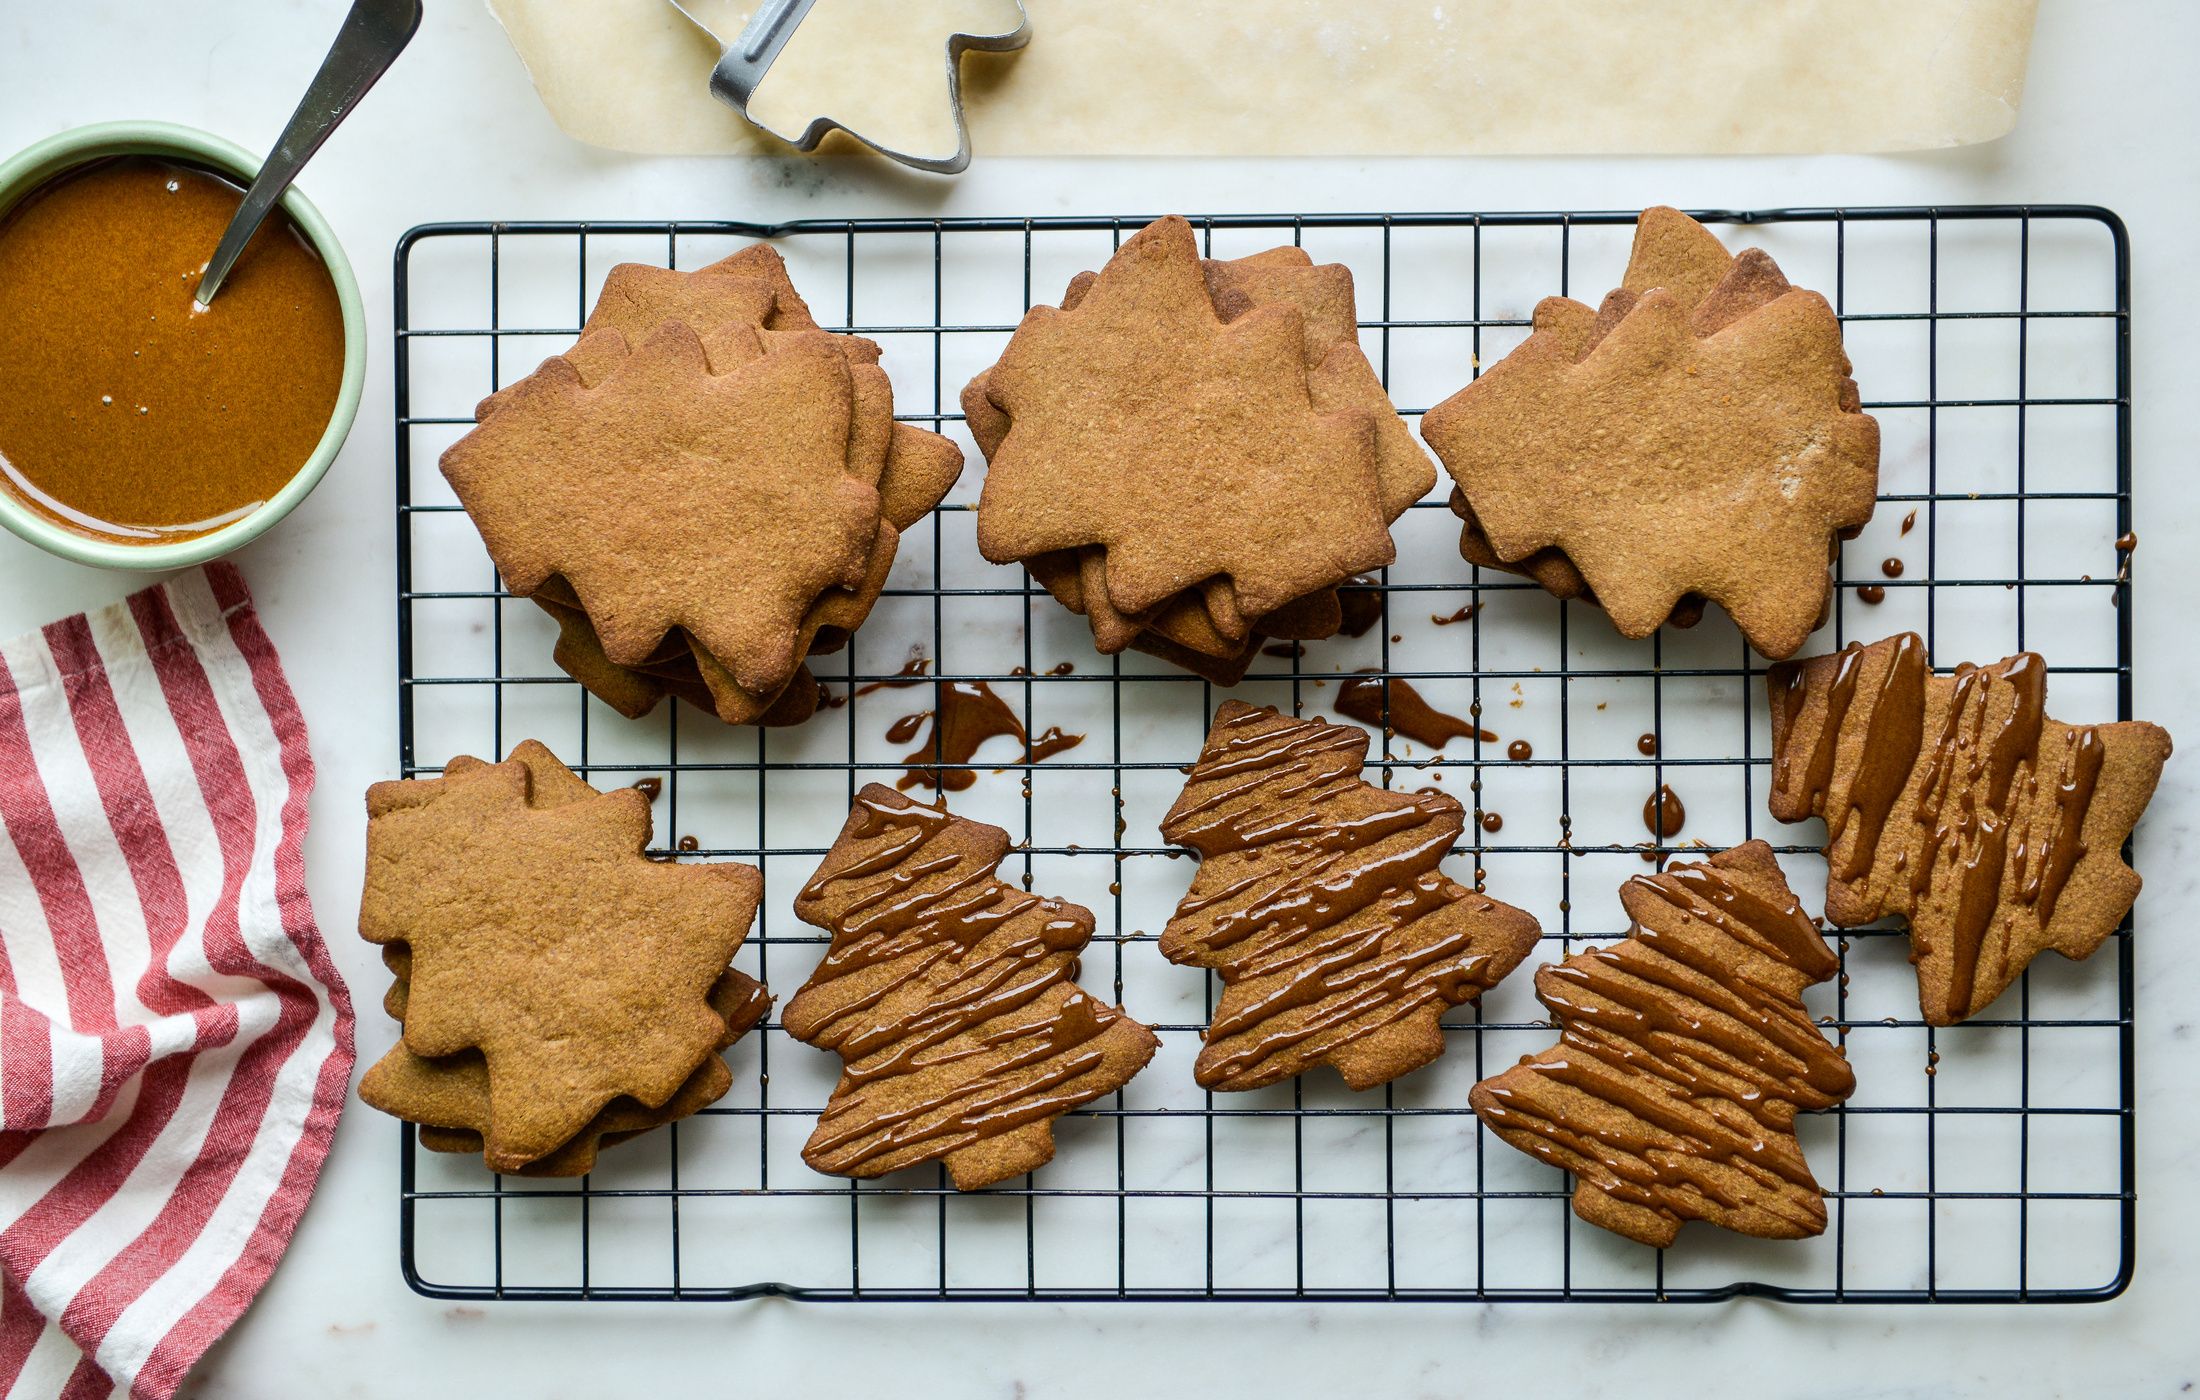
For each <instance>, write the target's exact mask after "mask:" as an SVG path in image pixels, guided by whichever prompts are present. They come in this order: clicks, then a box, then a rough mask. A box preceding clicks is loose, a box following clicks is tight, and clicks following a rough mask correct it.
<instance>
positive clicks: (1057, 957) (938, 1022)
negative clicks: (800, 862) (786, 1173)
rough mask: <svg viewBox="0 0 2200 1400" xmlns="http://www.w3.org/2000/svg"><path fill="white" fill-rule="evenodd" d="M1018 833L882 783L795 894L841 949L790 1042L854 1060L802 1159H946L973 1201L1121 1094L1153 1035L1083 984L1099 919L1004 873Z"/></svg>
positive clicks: (889, 1167)
mask: <svg viewBox="0 0 2200 1400" xmlns="http://www.w3.org/2000/svg"><path fill="white" fill-rule="evenodd" d="M1007 853H1008V833H1007V832H1005V831H1002V830H1001V829H1000V828H999V827H996V826H987V825H986V824H984V823H983V822H974V821H969V820H967V819H965V818H962V817H957V816H953V815H951V814H950V813H948V812H947V811H945V810H943V809H941V808H938V807H927V806H921V805H919V804H917V803H914V802H911V801H910V800H909V799H908V798H906V797H903V796H902V795H901V794H900V793H898V792H896V791H894V790H893V789H892V788H889V787H885V786H882V785H880V784H877V783H873V784H871V785H870V786H868V787H866V788H864V789H863V790H862V791H861V792H859V793H858V794H856V805H855V810H854V811H853V812H851V813H850V814H849V816H848V823H847V825H846V826H845V827H843V828H842V829H841V833H840V839H839V840H838V841H837V842H835V843H834V845H833V848H832V850H830V851H829V852H827V853H826V856H825V860H824V863H823V864H821V865H820V866H819V867H818V869H817V873H816V874H815V875H814V876H812V877H811V879H810V882H809V883H808V884H807V885H805V886H804V887H803V889H802V893H801V894H800V895H799V896H798V897H797V898H796V900H795V913H796V914H797V915H798V916H800V917H801V918H802V919H803V920H805V921H806V922H808V923H812V924H815V925H817V926H818V927H819V928H822V929H827V930H829V931H830V932H831V933H832V936H833V941H832V948H831V950H830V951H829V952H827V953H826V955H825V958H824V961H822V962H820V963H819V964H818V967H817V971H816V972H814V973H813V974H811V977H810V979H809V981H808V982H807V983H805V984H804V985H803V988H802V990H801V991H800V992H798V993H796V994H795V997H794V1000H793V1001H791V1002H789V1003H788V1005H787V1010H786V1015H785V1024H786V1028H787V1032H788V1034H790V1035H792V1036H794V1037H795V1038H796V1039H797V1040H801V1041H805V1042H807V1043H809V1044H811V1045H815V1046H817V1047H819V1048H820V1049H825V1050H832V1051H834V1052H836V1053H838V1054H839V1055H840V1057H841V1059H842V1060H843V1061H844V1062H845V1067H844V1068H843V1069H842V1071H841V1076H840V1082H839V1084H838V1085H837V1086H836V1087H835V1088H834V1090H833V1093H832V1098H831V1099H830V1101H828V1102H827V1103H826V1105H825V1111H824V1113H823V1114H822V1115H820V1116H819V1118H818V1122H817V1129H816V1131H815V1132H813V1133H812V1134H811V1135H810V1140H809V1143H808V1145H807V1146H805V1147H804V1148H803V1149H802V1157H803V1160H804V1161H806V1162H808V1163H809V1164H810V1165H811V1166H812V1167H815V1168H816V1169H817V1170H819V1171H821V1172H829V1173H832V1174H833V1175H835V1176H853V1177H872V1176H880V1175H883V1174H885V1173H887V1172H890V1171H896V1170H899V1169H900V1168H902V1167H909V1166H915V1165H916V1164H918V1163H920V1162H932V1161H939V1162H943V1163H945V1164H946V1167H947V1171H948V1174H949V1175H950V1176H951V1177H952V1178H953V1179H954V1182H955V1185H956V1186H957V1187H958V1188H959V1189H961V1190H965V1191H973V1190H976V1189H978V1188H979V1187H983V1186H990V1185H992V1184H993V1183H994V1182H997V1181H1003V1180H1006V1179H1007V1178H1009V1177H1012V1176H1020V1175H1022V1174H1023V1173H1025V1172H1029V1171H1033V1170H1036V1169H1037V1168H1039V1167H1041V1166H1043V1165H1045V1164H1046V1163H1047V1162H1048V1161H1050V1160H1052V1158H1053V1156H1054V1121H1053V1120H1054V1119H1055V1118H1057V1117H1059V1116H1060V1115H1061V1114H1063V1113H1066V1112H1068V1111H1069V1110H1070V1109H1072V1108H1075V1107H1077V1106H1078V1105H1079V1104H1083V1103H1089V1102H1091V1101H1092V1100H1093V1099H1096V1098H1099V1097H1100V1096H1101V1095H1103V1094H1109V1093H1113V1092H1114V1091H1115V1090H1117V1089H1120V1088H1122V1087H1123V1085H1125V1084H1127V1083H1128V1082H1130V1079H1131V1076H1132V1075H1134V1074H1136V1073H1138V1071H1139V1070H1140V1069H1141V1068H1143V1067H1144V1065H1145V1063H1146V1061H1147V1060H1149V1059H1151V1058H1152V1057H1153V1052H1154V1049H1155V1047H1156V1045H1157V1043H1158V1042H1156V1041H1155V1039H1154V1035H1153V1032H1152V1031H1150V1030H1148V1029H1147V1028H1146V1027H1145V1026H1142V1025H1140V1024H1139V1023H1138V1022H1136V1021H1134V1020H1132V1019H1131V1018H1130V1017H1129V1016H1127V1015H1125V1014H1124V1013H1123V1009H1122V1008H1121V1007H1118V1006H1109V1005H1107V1004H1106V1003H1104V1002H1102V1001H1099V1000H1098V999H1096V998H1095V997H1093V996H1091V995H1090V994H1088V993H1087V992H1086V991H1085V990H1084V989H1083V988H1081V987H1079V986H1078V985H1077V984H1076V983H1075V982H1074V981H1073V980H1072V978H1074V977H1075V975H1076V970H1077V955H1078V953H1079V952H1080V951H1082V950H1083V948H1084V946H1085V944H1086V943H1087V942H1089V941H1090V940H1091V938H1092V930H1093V918H1092V911H1091V910H1089V909H1084V908H1081V907H1080V906H1078V905H1075V904H1069V903H1066V902H1064V901H1062V900H1058V899H1046V898H1043V897H1041V896H1039V895H1035V894H1029V893H1027V892H1025V891H1023V890H1020V889H1017V888H1016V887H1015V886H1013V885H1010V884H1006V883H1004V882H1003V881H1001V880H998V879H996V878H995V877H994V874H993V871H994V868H995V867H996V866H998V865H999V864H1000V862H1001V858H1002V857H1003V856H1005V855H1006V854H1007Z"/></svg>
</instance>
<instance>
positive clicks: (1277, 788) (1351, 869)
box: [1161, 700, 1540, 1089]
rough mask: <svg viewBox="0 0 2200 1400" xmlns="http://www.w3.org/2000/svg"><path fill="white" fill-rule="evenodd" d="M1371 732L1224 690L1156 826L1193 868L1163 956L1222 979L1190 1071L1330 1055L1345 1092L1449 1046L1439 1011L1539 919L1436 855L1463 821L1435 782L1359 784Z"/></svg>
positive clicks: (1227, 1076) (1240, 1081)
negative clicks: (1186, 850) (1227, 697)
mask: <svg viewBox="0 0 2200 1400" xmlns="http://www.w3.org/2000/svg"><path fill="white" fill-rule="evenodd" d="M1368 738H1369V736H1368V733H1367V731H1366V730H1364V729H1361V728H1358V727H1357V726H1354V725H1337V724H1328V723H1325V722H1323V721H1321V720H1304V721H1302V720H1295V719H1286V718H1284V717H1283V716H1282V715H1280V714H1278V713H1277V712H1276V711H1275V710H1273V709H1265V708H1262V709H1256V708H1255V707H1253V706H1251V705H1247V704H1243V703H1241V702H1239V701H1235V700H1231V701H1226V702H1225V703H1224V704H1223V705H1222V707H1221V708H1220V709H1219V710H1217V711H1216V712H1215V723H1214V728H1213V729H1212V730H1211V731H1209V733H1208V735H1207V743H1206V746H1205V747H1204V748H1203V749H1201V751H1200V755H1199V761H1198V762H1197V763H1196V764H1194V765H1193V766H1192V770H1191V774H1190V776H1189V777H1188V778H1187V779H1186V781H1185V784H1184V792H1183V794H1182V795H1181V796H1179V797H1178V798H1177V800H1176V805H1175V806H1173V807H1171V808H1170V809H1169V814H1168V815H1167V816H1166V817H1164V818H1163V819H1162V822H1161V834H1162V835H1163V836H1164V837H1166V838H1167V839H1169V840H1170V841H1173V842H1175V843H1176V844H1178V845H1180V846H1189V847H1191V848H1192V849H1193V850H1195V851H1197V852H1199V855H1200V858H1201V859H1200V867H1199V874H1198V876H1197V877H1196V878H1195V879H1194V880H1193V882H1192V888H1191V890H1190V892H1189V893H1187V894H1186V895H1185V896H1184V900H1183V902H1182V903H1180V904H1179V905H1177V909H1176V916H1175V917H1174V918H1172V919H1170V920H1169V926H1168V927H1167V928H1166V929H1165V930H1163V932H1162V935H1161V953H1162V956H1164V957H1166V958H1168V959H1169V961H1171V962H1174V963H1183V964H1187V965H1189V966H1192V967H1207V968H1213V969H1214V970H1215V971H1216V972H1218V973H1220V974H1221V976H1222V980H1223V983H1224V991H1223V994H1222V1000H1221V1002H1220V1003H1219V1004H1218V1005H1217V1006H1216V1007H1215V1012H1214V1018H1213V1022H1212V1024H1210V1025H1209V1026H1208V1028H1207V1034H1206V1042H1207V1043H1206V1045H1205V1047H1204V1048H1203V1049H1202V1050H1201V1051H1200V1054H1199V1059H1198V1062H1197V1063H1196V1064H1195V1065H1194V1067H1193V1076H1194V1077H1195V1078H1196V1079H1197V1080H1198V1081H1199V1083H1200V1084H1201V1085H1202V1086H1204V1087H1206V1088H1209V1089H1258V1088H1261V1087H1263V1086H1264V1085H1269V1084H1274V1083H1277V1082H1279V1081H1282V1080H1285V1079H1289V1078H1291V1077H1293V1076H1294V1075H1299V1074H1303V1073H1305V1072H1306V1071H1307V1070H1310V1069H1312V1068H1314V1067H1315V1066H1316V1065H1321V1064H1328V1065H1333V1066H1335V1067H1336V1070H1337V1072H1338V1073H1339V1074H1341V1075H1343V1076H1344V1081H1345V1083H1347V1084H1349V1085H1351V1086H1352V1087H1353V1088H1355V1089H1366V1088H1371V1087H1373V1086H1374V1085H1377V1084H1381V1083H1384V1082H1385V1081H1387V1080H1391V1079H1395V1078H1396V1077H1398V1076H1399V1075H1401V1074H1404V1073H1406V1072H1408V1071H1410V1070H1414V1069H1418V1068H1420V1067H1421V1066H1422V1065H1425V1064H1427V1063H1428V1062H1429V1061H1431V1060H1433V1059H1435V1058H1436V1057H1437V1056H1438V1055H1440V1054H1442V1053H1443V1050H1444V1034H1443V1031H1442V1029H1441V1028H1440V1026H1439V1025H1438V1022H1439V1021H1440V1019H1441V1018H1442V1016H1443V1014H1444V1013H1445V1012H1446V1011H1449V1010H1451V1009H1452V1008H1453V1007H1455V1006H1461V1005H1464V1004H1465V1003H1467V1002H1469V1001H1472V1000H1473V999H1474V998H1476V997H1478V996H1480V995H1481V994H1482V993H1483V992H1485V991H1487V990H1488V989H1489V988H1491V987H1494V986H1496V985H1497V983H1498V981H1499V980H1500V979H1501V978H1503V977H1504V976H1505V974H1506V973H1508V972H1510V971H1512V970H1513V968H1515V967H1516V966H1518V965H1519V963H1520V961H1521V959H1523V958H1525V957H1526V956H1527V955H1528V950H1529V949H1531V948H1533V947H1534V946H1535V941H1536V939H1537V938H1538V937H1539V936H1540V931H1539V930H1538V929H1537V927H1536V922H1535V920H1534V919H1533V918H1531V917H1529V916H1528V915H1527V914H1524V913H1522V912H1521V911H1520V910H1518V909H1515V908H1513V907H1511V906H1510V905H1506V904H1500V903H1498V902H1497V901H1496V900H1494V899H1489V898H1487V897H1485V896H1483V895H1480V894H1477V893H1475V892H1474V891H1472V890H1469V889H1467V888H1466V887H1465V886H1463V885H1460V884H1459V883H1457V882H1456V881H1454V880H1452V879H1451V878H1449V877H1448V876H1446V875H1445V874H1444V873H1443V871H1442V870H1440V869H1439V868H1438V863H1439V862H1440V861H1442V860H1443V858H1444V857H1445V855H1447V854H1449V852H1450V851H1451V848H1452V844H1453V843H1454V842H1456V841H1457V840H1458V839H1459V834H1460V832H1461V831H1462V830H1463V829H1464V828H1465V825H1466V813H1465V811H1464V810H1463V809H1462V808H1461V807H1460V805H1459V803H1458V801H1457V800H1456V799H1454V798H1451V797H1447V796H1445V795H1444V794H1442V793H1439V792H1419V793H1402V792H1390V791H1387V790H1385V789H1383V788H1379V787H1376V786H1374V785H1373V784H1370V783H1366V782H1363V781H1361V778H1360V769H1361V766H1362V765H1363V764H1364V763H1365V762H1366V761H1367V746H1368Z"/></svg>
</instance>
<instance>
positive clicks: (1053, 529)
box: [963, 217, 1436, 685]
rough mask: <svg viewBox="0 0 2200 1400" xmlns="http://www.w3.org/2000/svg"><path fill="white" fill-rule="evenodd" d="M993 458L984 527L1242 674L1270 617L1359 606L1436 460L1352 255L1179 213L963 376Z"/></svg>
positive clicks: (1107, 614)
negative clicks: (1255, 247) (1278, 241)
mask: <svg viewBox="0 0 2200 1400" xmlns="http://www.w3.org/2000/svg"><path fill="white" fill-rule="evenodd" d="M963 412H964V413H965V415H966V416H967V418H968V420H969V423H970V430H971V435H972V437H973V438H975V439H976V441H977V443H978V446H979V447H980V448H981V449H982V450H983V451H984V452H985V455H986V458H987V461H988V463H989V464H990V465H989V470H988V472H987V476H986V484H985V490H984V493H983V495H982V496H981V498H980V500H979V504H978V548H979V550H980V552H982V553H983V554H984V555H985V557H986V558H988V559H990V560H992V561H994V562H995V563H1002V564H1006V563H1020V564H1023V565H1024V566H1025V567H1026V568H1028V569H1029V570H1030V571H1031V575H1032V577H1033V578H1035V579H1037V580H1038V581H1039V582H1040V583H1041V584H1042V585H1044V586H1045V588H1046V589H1047V591H1048V592H1050V593H1052V594H1053V595H1054V596H1055V598H1057V599H1058V600H1060V601H1061V602H1062V603H1063V604H1064V605H1065V606H1067V607H1068V608H1070V609H1071V610H1072V611H1074V612H1078V613H1082V614H1084V615H1085V616H1086V617H1087V618H1088V619H1090V621H1091V623H1092V632H1093V640H1094V641H1095V643H1096V644H1097V645H1098V646H1099V648H1100V650H1101V651H1102V652H1104V653H1110V654H1112V653H1115V652H1120V651H1122V650H1123V649H1124V648H1125V647H1132V648H1136V649H1137V650H1140V651H1144V652H1148V653H1150V654H1152V655H1155V656H1160V657H1163V658H1165V659H1167V660H1169V661H1172V662H1174V663H1176V664H1178V665H1181V666H1183V667H1185V668H1186V669H1188V670H1191V671H1195V672H1197V673H1199V674H1200V675H1203V676H1206V677H1208V678H1209V679H1211V680H1215V681H1217V682H1220V683H1222V684H1226V685H1227V684H1234V683H1235V682H1236V681H1238V680H1239V679H1240V678H1241V677H1242V676H1243V675H1244V673H1245V668H1246V666H1247V664H1248V663H1249V662H1250V661H1251V659H1252V657H1253V656H1254V655H1255V654H1256V653H1257V652H1258V651H1259V650H1260V645H1261V640H1262V638H1263V637H1273V638H1279V639H1287V640H1311V639H1315V638H1321V637H1328V636H1332V635H1334V634H1335V633H1336V632H1337V631H1338V630H1339V628H1340V626H1341V625H1342V623H1343V609H1342V606H1341V605H1340V602H1339V598H1338V593H1337V585H1339V584H1341V583H1344V582H1346V581H1347V580H1349V579H1351V578H1352V577H1353V576H1354V575H1355V574H1357V573H1359V572H1361V571H1363V570H1367V569H1374V568H1380V567H1382V566H1383V565H1385V564H1388V563H1389V562H1390V561H1391V559H1392V557H1393V554H1394V550H1393V546H1392V543H1391V538H1390V523H1391V522H1392V521H1393V520H1396V519H1397V518H1398V516H1399V515H1400V514H1401V513H1402V512H1404V510H1405V509H1406V507H1407V506H1409V505H1411V504H1412V503H1413V502H1414V501H1415V500H1417V499H1419V498H1420V497H1421V495H1422V494H1423V493H1424V492H1426V491H1427V490H1428V489H1429V487H1430V486H1431V485H1433V484H1434V482H1435V479H1436V474H1435V469H1434V467H1433V466H1432V464H1431V463H1430V462H1429V460H1428V457H1427V455H1426V454H1425V453H1423V452H1422V450H1421V449H1420V447H1419V446H1418V445H1417V444H1416V443H1415V442H1414V441H1413V436H1412V433H1411V432H1410V431H1409V430H1408V429H1407V427H1406V425H1405V423H1404V422H1403V421H1402V420H1401V419H1400V418H1399V417H1398V414H1397V411H1396V409H1395V408H1394V407H1393V406H1392V405H1391V402H1390V399H1389V396H1388V395H1387V394H1386V393H1385V392H1384V389H1383V386H1382V381H1381V380H1380V379H1379V378H1378V377H1377V376H1376V374H1375V370H1374V368H1373V366H1371V365H1370V364H1369V363H1368V361H1367V357H1366V355H1364V354H1363V353H1361V351H1360V348H1359V333H1358V313H1357V311H1356V309H1355V306H1354V301H1353V292H1352V274H1351V272H1350V271H1349V270H1348V269H1346V268H1344V267H1341V266H1336V265H1324V266H1316V265H1315V264H1314V263H1313V262H1312V260H1311V259H1309V258H1308V257H1307V255H1306V254H1305V253H1304V252H1303V251H1301V250H1300V249H1298V248H1294V247H1286V248H1275V249H1271V250H1269V251H1267V252H1264V253H1258V254H1255V255H1253V256H1251V257H1246V258H1239V259H1236V260H1234V261H1228V262H1222V261H1215V260H1211V259H1202V258H1201V257H1200V253H1199V244H1198V239H1197V237H1196V236H1195V235H1194V233H1193V231H1192V227H1191V225H1190V224H1188V223H1186V222H1185V221H1184V220H1183V219H1180V218H1175V217H1170V218H1165V219H1162V220H1159V221H1158V222H1156V223H1153V224H1150V225H1148V226H1147V227H1146V228H1144V229H1141V230H1140V231H1139V232H1138V233H1136V234H1134V235H1133V236H1132V237H1131V238H1130V239H1129V240H1127V241H1126V242H1125V243H1124V244H1123V246H1122V248H1121V249H1119V250H1118V251H1117V253H1116V255H1115V256H1114V258H1113V259H1111V260H1110V261H1109V263H1108V265H1107V266H1106V267H1105V268H1103V269H1102V270H1101V271H1099V272H1098V273H1090V272H1088V273H1082V274H1080V275H1079V276H1078V277H1077V278H1076V279H1075V280H1073V281H1072V282H1071V283H1070V285H1069V289H1068V291H1067V292H1066V293H1064V295H1063V297H1062V305H1061V306H1060V307H1059V308H1056V307H1051V306H1041V307H1036V308H1034V309H1033V310H1032V311H1031V312H1030V313H1029V314H1027V315H1026V316H1025V317H1024V320H1023V323H1022V324H1021V325H1020V326H1019V327H1018V328H1017V330H1016V334H1015V336H1014V337H1013V338H1012V339H1011V340H1010V341H1009V344H1008V348H1007V350H1006V351H1005V352H1004V353H1003V354H1002V356H1001V359H1000V361H999V362H998V363H997V364H995V365H994V366H993V367H992V368H991V369H989V370H987V371H986V372H984V373H983V374H981V375H979V376H978V377H977V378H976V379H974V380H972V381H971V383H970V385H969V387H967V388H966V389H964V390H963Z"/></svg>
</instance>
